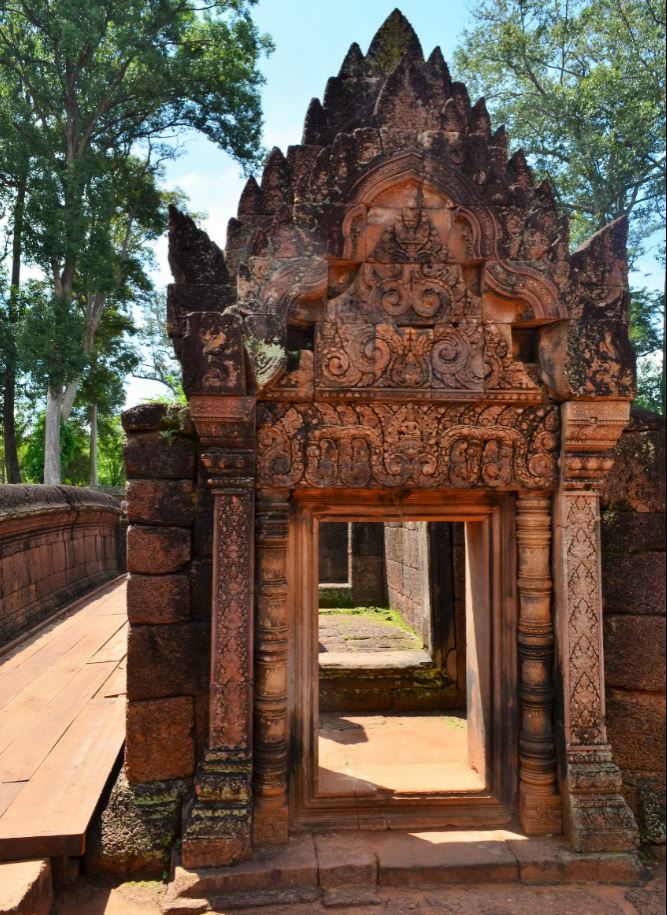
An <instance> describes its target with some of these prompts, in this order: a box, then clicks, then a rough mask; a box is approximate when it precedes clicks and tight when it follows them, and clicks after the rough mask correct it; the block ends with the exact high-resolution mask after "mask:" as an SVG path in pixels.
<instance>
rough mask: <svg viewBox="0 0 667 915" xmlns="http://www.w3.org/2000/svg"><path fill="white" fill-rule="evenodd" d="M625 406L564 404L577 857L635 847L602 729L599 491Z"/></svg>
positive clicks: (563, 533) (568, 806)
mask: <svg viewBox="0 0 667 915" xmlns="http://www.w3.org/2000/svg"><path fill="white" fill-rule="evenodd" d="M629 410H630V405H629V403H627V402H623V401H616V402H604V403H600V402H598V403H582V402H575V401H571V402H569V403H566V404H564V405H563V408H562V413H563V431H562V436H563V438H562V442H563V453H562V460H561V474H562V476H561V487H560V491H559V493H558V494H557V496H556V507H555V518H554V520H555V529H554V552H555V555H554V573H555V585H556V598H557V602H556V613H557V638H558V656H559V667H560V671H561V687H562V713H563V739H564V759H563V771H562V783H561V790H562V794H563V802H564V820H565V832H566V835H567V837H568V839H569V841H570V843H571V844H572V846H573V848H574V849H575V850H576V851H582V852H594V851H596V852H599V851H623V850H625V849H632V848H635V847H636V845H637V841H638V836H637V827H636V823H635V820H634V817H633V816H632V813H631V811H630V809H629V807H628V806H627V804H626V802H625V800H624V798H623V796H622V794H621V773H620V771H619V769H618V767H617V766H616V764H615V763H614V760H613V758H612V753H611V748H610V746H609V743H608V741H607V731H606V727H605V696H604V660H603V652H602V588H601V578H600V571H601V551H600V500H599V494H598V486H599V484H600V482H601V480H602V479H603V477H604V475H605V474H606V473H607V472H608V471H609V469H610V467H611V465H612V462H613V461H612V457H611V454H610V452H611V450H612V449H613V447H614V445H615V444H616V442H617V440H618V437H619V436H620V434H621V432H622V430H623V428H624V426H625V424H626V423H627V421H628V417H629Z"/></svg>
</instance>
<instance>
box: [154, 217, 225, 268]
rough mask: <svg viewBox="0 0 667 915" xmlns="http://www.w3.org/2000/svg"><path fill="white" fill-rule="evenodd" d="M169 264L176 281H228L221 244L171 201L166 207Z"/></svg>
mask: <svg viewBox="0 0 667 915" xmlns="http://www.w3.org/2000/svg"><path fill="white" fill-rule="evenodd" d="M169 266H170V267H171V272H172V273H173V275H174V279H175V280H176V282H177V283H204V284H211V285H225V284H227V283H229V273H228V271H227V266H226V264H225V257H224V255H223V253H222V251H221V250H220V248H218V246H217V245H216V243H215V242H213V241H211V239H210V238H209V237H208V235H207V234H206V232H204V231H203V229H199V228H197V226H196V225H195V223H194V221H193V220H192V219H191V218H190V217H189V216H186V215H185V213H182V212H181V211H180V210H179V209H177V207H175V206H173V205H170V207H169Z"/></svg>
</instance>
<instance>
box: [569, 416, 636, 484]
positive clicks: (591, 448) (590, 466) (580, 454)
mask: <svg viewBox="0 0 667 915" xmlns="http://www.w3.org/2000/svg"><path fill="white" fill-rule="evenodd" d="M562 414H563V426H564V435H563V457H562V460H561V465H562V467H561V473H562V476H563V486H564V487H565V488H566V489H570V490H573V489H591V488H594V487H595V486H596V485H597V484H598V483H600V482H601V481H602V480H603V479H604V477H605V475H606V474H607V473H609V471H610V470H611V468H612V467H613V464H614V459H613V456H612V452H613V449H614V446H615V445H616V442H617V441H618V439H619V436H620V434H621V432H622V431H623V429H624V427H625V426H626V424H627V422H628V419H629V418H630V404H629V403H627V401H622V400H616V401H611V402H610V401H607V402H606V403H605V402H603V403H595V402H579V401H569V402H568V403H565V404H563V407H562Z"/></svg>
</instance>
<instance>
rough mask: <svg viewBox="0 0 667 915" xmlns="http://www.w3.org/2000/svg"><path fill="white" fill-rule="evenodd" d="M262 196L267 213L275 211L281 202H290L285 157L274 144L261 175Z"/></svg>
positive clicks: (288, 178) (287, 168) (288, 177)
mask: <svg viewBox="0 0 667 915" xmlns="http://www.w3.org/2000/svg"><path fill="white" fill-rule="evenodd" d="M261 188H262V196H263V198H264V203H265V208H266V212H267V213H276V212H277V211H278V210H279V209H280V207H281V206H282V205H283V203H291V202H292V201H291V197H292V194H291V187H290V176H289V167H288V165H287V159H286V158H285V156H284V155H283V152H282V150H281V149H279V148H278V147H277V146H274V147H273V149H272V150H271V152H270V153H269V158H268V159H267V161H266V165H265V167H264V173H263V175H262V184H261Z"/></svg>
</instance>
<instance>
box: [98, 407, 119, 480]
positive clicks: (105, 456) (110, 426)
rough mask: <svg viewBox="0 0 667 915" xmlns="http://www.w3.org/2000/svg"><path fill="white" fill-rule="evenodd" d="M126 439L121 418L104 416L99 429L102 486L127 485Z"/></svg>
mask: <svg viewBox="0 0 667 915" xmlns="http://www.w3.org/2000/svg"><path fill="white" fill-rule="evenodd" d="M124 443H125V437H124V434H123V427H122V425H121V422H120V417H119V416H103V417H101V418H100V428H99V479H100V485H102V486H122V485H123V484H124V483H125V461H124V457H123V446H124Z"/></svg>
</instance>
